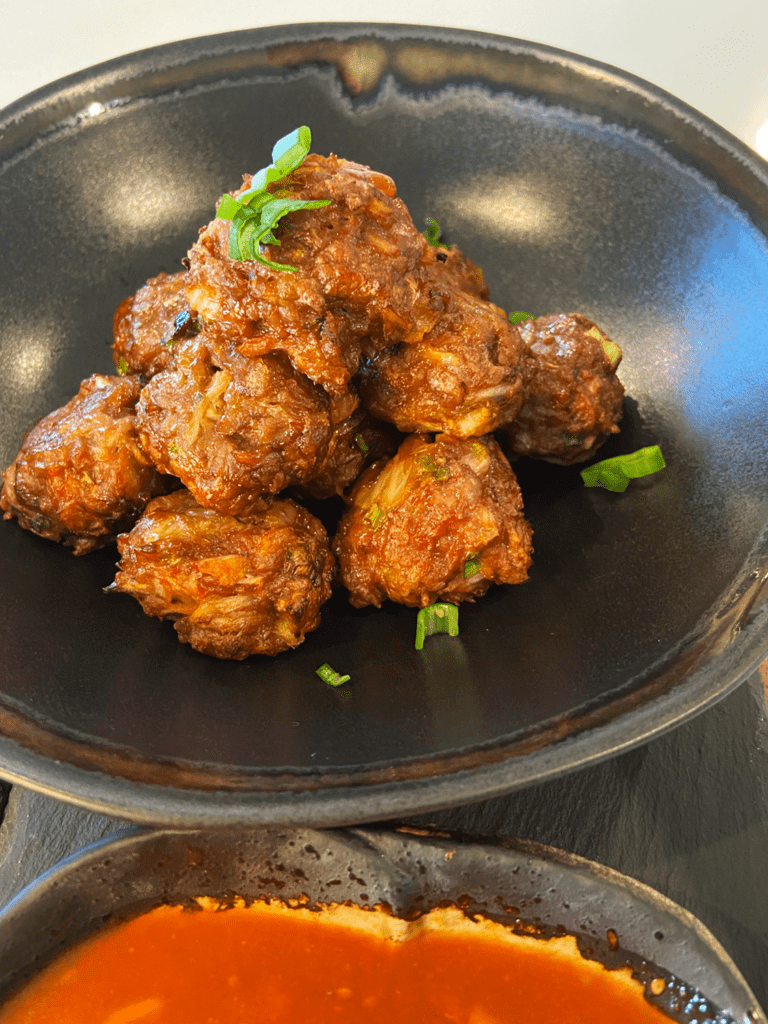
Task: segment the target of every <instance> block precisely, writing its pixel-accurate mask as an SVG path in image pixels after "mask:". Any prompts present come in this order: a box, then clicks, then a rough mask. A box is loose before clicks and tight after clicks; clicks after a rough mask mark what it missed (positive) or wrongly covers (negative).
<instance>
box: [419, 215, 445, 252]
mask: <svg viewBox="0 0 768 1024" xmlns="http://www.w3.org/2000/svg"><path fill="white" fill-rule="evenodd" d="M426 221H427V230H426V231H425V232H423V234H424V237H425V238H426V240H427V241H428V242H429V244H430V245H434V246H436V247H437V246H442V244H443V242H442V238H443V229H442V228H441V227H440V225H439V224H438V223H437V221H436V220H435V219H434V218H433V217H427V218H426Z"/></svg>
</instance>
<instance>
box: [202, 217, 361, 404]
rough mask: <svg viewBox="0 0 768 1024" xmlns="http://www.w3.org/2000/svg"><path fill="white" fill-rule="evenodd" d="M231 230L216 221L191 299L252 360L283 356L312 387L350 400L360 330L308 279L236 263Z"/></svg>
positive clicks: (205, 236)
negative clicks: (278, 353) (231, 252)
mask: <svg viewBox="0 0 768 1024" xmlns="http://www.w3.org/2000/svg"><path fill="white" fill-rule="evenodd" d="M228 251H229V224H228V222H227V221H224V220H213V221H211V223H210V224H208V226H207V227H206V228H204V229H203V230H202V232H201V234H200V237H199V239H198V241H197V242H196V243H195V245H193V246H192V248H191V249H190V251H189V254H188V257H187V258H188V260H189V271H188V274H187V297H188V301H189V303H190V305H191V306H192V307H193V308H194V309H195V310H197V312H198V314H199V315H200V317H201V318H202V319H203V320H204V321H205V322H206V323H218V324H220V325H221V326H222V328H223V329H224V330H225V332H226V333H227V335H228V336H229V337H230V338H231V339H232V340H233V342H235V343H236V344H237V347H238V348H239V349H240V350H241V351H242V352H243V354H244V355H250V356H262V355H267V354H269V353H271V352H275V351H281V352H284V353H286V354H287V356H288V358H289V359H290V360H291V363H292V364H293V365H294V366H295V367H296V369H297V370H299V371H300V372H301V373H303V374H305V375H306V376H307V377H309V379H310V380H312V381H314V382H315V383H316V384H319V385H320V386H321V387H323V388H324V389H325V390H326V391H328V392H329V393H330V394H332V395H345V394H346V392H347V385H348V383H349V379H350V377H351V376H352V375H353V374H354V372H355V371H356V369H357V364H358V362H359V359H360V337H361V335H362V333H363V330H362V328H361V327H360V325H358V324H356V323H354V322H353V321H352V320H351V319H350V318H349V317H348V316H346V315H344V313H343V312H341V311H334V310H331V309H329V307H328V304H327V302H326V300H325V297H324V295H323V293H322V289H321V287H320V285H319V283H318V282H317V281H315V280H314V279H313V278H312V277H311V276H310V275H309V274H306V273H304V272H303V271H301V270H300V271H298V272H297V273H291V272H290V271H280V270H273V269H271V268H269V267H266V266H264V265H263V264H261V263H258V262H257V261H256V260H246V261H240V260H232V259H230V258H229V255H228Z"/></svg>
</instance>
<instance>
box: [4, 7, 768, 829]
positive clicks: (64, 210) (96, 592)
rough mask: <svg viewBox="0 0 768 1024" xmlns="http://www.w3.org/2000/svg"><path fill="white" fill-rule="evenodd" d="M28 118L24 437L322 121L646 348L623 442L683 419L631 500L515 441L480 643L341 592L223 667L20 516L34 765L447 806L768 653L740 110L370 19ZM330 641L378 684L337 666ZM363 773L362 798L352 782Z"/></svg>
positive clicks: (572, 304)
mask: <svg viewBox="0 0 768 1024" xmlns="http://www.w3.org/2000/svg"><path fill="white" fill-rule="evenodd" d="M94 104H95V106H94ZM7 123H8V125H9V131H8V133H7V135H6V141H5V142H4V143H2V147H3V148H0V161H2V162H1V163H0V210H1V211H2V213H1V214H0V217H2V234H3V247H2V252H0V304H2V307H3V309H4V310H5V311H6V312H5V316H4V321H3V329H2V332H1V333H0V371H1V372H2V375H3V380H4V382H5V397H4V402H3V405H2V409H0V456H1V457H2V460H3V465H7V464H8V463H9V462H10V461H11V460H12V459H13V457H14V455H15V453H16V451H17V448H18V445H19V443H20V440H21V437H22V435H23V433H24V431H25V430H26V429H27V428H28V427H29V426H30V425H31V424H32V423H33V422H34V420H35V419H36V418H38V417H39V416H41V415H43V414H45V413H47V412H48V411H50V410H51V409H53V408H56V407H58V406H59V405H61V404H63V403H64V402H66V401H67V400H68V399H69V398H70V397H71V396H72V395H73V394H74V393H75V391H76V390H77V388H78V385H79V382H80V380H81V379H82V378H84V377H86V376H88V375H90V374H91V373H92V372H95V371H101V372H109V371H110V369H111V368H112V363H111V356H110V344H111V323H112V316H113V313H114V310H115V308H116V307H117V305H118V304H119V302H120V301H121V300H122V299H123V298H124V297H125V296H126V295H128V294H130V293H132V292H133V291H135V290H136V289H137V288H138V287H139V286H140V285H141V284H142V283H143V282H144V281H145V280H146V279H147V278H148V277H150V276H153V275H155V274H157V273H158V272H160V271H161V270H165V271H168V272H173V271H175V270H177V269H179V268H180V260H181V258H182V257H183V256H184V254H185V252H186V249H187V247H188V246H189V245H190V244H191V242H192V241H193V240H194V238H195V237H196V232H197V229H198V228H199V227H200V226H201V225H202V224H204V223H205V222H206V221H207V220H208V219H210V218H211V216H212V215H213V212H214V206H215V202H216V201H217V199H218V197H219V196H220V194H221V193H222V192H223V191H224V190H227V189H231V188H232V187H234V186H236V185H237V184H238V182H239V180H240V175H241V174H242V173H243V172H244V171H247V170H254V169H255V168H258V167H261V166H263V165H264V164H266V163H267V162H268V161H269V158H270V150H271V146H272V144H273V142H274V141H275V140H276V139H277V138H278V137H280V136H281V135H283V134H285V132H286V131H288V130H290V129H292V128H293V127H295V126H297V125H299V124H308V125H309V126H310V127H311V128H312V131H313V136H314V138H313V145H314V148H315V149H317V150H318V151H320V152H329V151H333V152H336V153H338V154H340V155H343V156H346V157H348V158H351V159H354V160H357V161H359V162H362V163H366V164H370V165H371V166H373V167H375V168H376V169H379V170H381V171H384V172H386V173H388V174H390V175H392V177H393V178H394V179H395V181H396V182H397V183H398V188H399V194H400V195H401V196H402V198H403V199H404V200H405V202H406V203H407V204H408V206H409V208H410V210H411V213H412V215H413V218H414V221H415V222H416V224H417V225H422V224H423V223H424V221H425V218H426V217H427V216H428V215H429V216H432V217H435V218H436V219H437V220H438V221H439V222H440V224H441V225H442V227H443V230H444V234H445V236H446V238H447V239H448V240H449V241H450V242H455V243H457V244H458V245H459V246H460V247H461V248H462V249H463V250H464V251H466V252H467V254H468V255H469V256H470V257H471V258H472V259H473V260H475V261H476V262H477V263H478V264H479V265H480V266H481V267H483V268H484V270H485V272H486V277H487V280H488V282H489V284H490V287H491V294H492V298H493V299H494V300H495V301H496V302H497V303H498V304H499V305H501V306H502V307H504V308H507V309H526V310H528V311H530V312H532V313H534V314H543V313H549V312H555V311H572V310H577V311H580V312H584V313H586V314H587V315H588V316H590V317H592V318H593V319H595V320H596V321H597V322H598V323H599V324H600V325H601V326H602V327H603V328H604V329H605V330H606V331H607V332H608V333H609V335H610V336H611V337H613V338H614V339H615V340H616V341H618V342H619V343H620V345H621V346H622V348H623V350H624V362H623V365H622V369H621V377H622V380H623V382H624V383H625V386H626V389H627V399H626V402H625V408H624V417H623V422H622V431H621V433H620V434H619V435H617V436H616V437H615V438H614V439H612V440H611V441H610V442H609V443H608V444H607V445H606V446H605V448H604V449H603V454H604V455H605V456H611V455H615V454H618V453H620V452H628V451H632V450H634V449H636V448H638V447H640V446H643V445H647V444H659V445H660V446H661V448H662V450H663V452H664V455H665V458H666V461H667V469H666V470H665V471H664V472H663V473H662V474H659V475H657V476H656V477H654V478H652V479H651V480H650V481H648V482H647V483H645V482H642V481H641V482H638V483H636V484H634V485H633V486H632V487H631V488H630V490H628V491H627V492H626V493H625V494H623V495H615V494H609V493H607V492H602V491H598V490H596V489H586V488H584V487H583V486H582V483H581V479H580V477H579V473H578V469H577V468H575V469H574V468H570V469H563V468H560V467H554V466H549V465H545V464H536V463H533V462H530V461H527V460H521V461H520V462H519V463H517V464H516V469H517V471H518V476H519V480H520V484H521V487H522V491H523V496H524V499H525V504H526V513H527V515H528V517H529V519H530V521H531V523H532V525H533V529H534V545H535V555H534V566H533V569H532V571H531V574H530V580H529V581H528V582H527V583H525V584H524V585H523V586H519V587H499V588H496V589H494V590H493V591H492V592H491V593H489V594H488V595H487V596H486V597H484V598H483V599H482V600H480V601H478V602H477V603H476V604H475V605H465V606H463V607H462V608H461V612H460V623H461V634H460V637H459V638H457V639H455V640H449V639H448V638H445V637H438V638H434V639H432V640H431V641H429V642H428V643H427V645H425V647H424V650H423V651H421V652H417V651H416V650H415V649H414V631H415V613H414V612H413V611H412V610H409V609H405V608H402V607H396V606H393V605H389V606H385V607H384V608H382V609H381V610H374V609H365V610H362V611H358V610H355V609H353V608H351V606H349V605H348V603H347V601H346V599H345V597H344V595H343V594H341V593H339V594H337V595H335V596H334V598H333V599H332V600H331V602H330V603H329V605H328V606H327V609H326V612H325V615H324V618H323V624H322V626H321V627H320V629H318V630H317V631H316V632H315V633H313V634H311V635H310V636H309V637H308V638H307V640H306V642H305V643H304V644H303V645H302V647H301V648H299V649H297V650H296V651H295V652H291V653H289V654H286V655H281V656H279V657H277V658H274V659H266V658H251V659H249V660H247V661H246V662H243V663H226V662H216V661H214V660H212V659H209V658H206V657H204V656H201V655H198V654H196V653H194V652H193V651H191V650H190V649H188V648H186V647H184V646H182V645H180V644H178V642H177V641H176V638H175V634H174V633H173V630H172V628H171V626H170V625H169V624H167V623H160V622H159V621H157V620H152V619H149V618H147V617H145V616H144V615H143V614H142V612H141V611H140V609H139V607H138V605H136V604H135V603H134V602H133V601H132V600H130V599H129V598H127V597H123V596H105V595H104V594H103V593H102V588H103V587H104V586H106V585H107V584H109V583H110V582H111V580H112V578H113V575H114V563H115V560H116V553H115V551H114V550H113V549H108V550H102V551H99V552H96V553H94V554H91V555H89V556H87V557H84V558H80V559H75V558H73V557H72V555H71V554H70V553H69V551H68V550H65V549H63V548H61V547H57V546H55V545H52V544H50V543H49V542H45V541H41V540H39V539H38V538H36V537H34V536H31V535H30V534H27V533H24V532H23V531H21V530H20V529H18V527H17V526H16V525H15V524H12V523H7V524H4V525H3V528H2V530H0V573H2V576H3V579H5V580H6V581H13V582H12V585H11V588H10V597H9V599H8V600H7V601H6V602H5V605H4V612H3V616H2V619H0V645H2V649H3V651H4V655H5V656H4V659H3V665H2V667H0V728H1V729H2V732H3V734H4V736H5V737H6V739H5V740H3V741H2V744H1V747H2V749H1V750H0V755H1V756H2V759H3V769H4V774H6V776H7V777H11V778H20V779H22V780H24V781H26V782H29V783H31V784H33V785H37V786H44V787H46V788H49V789H52V790H54V791H57V792H59V793H61V794H62V795H65V796H73V795H74V796H75V797H76V798H77V799H78V800H79V801H81V802H90V803H93V801H94V800H95V801H98V804H99V806H101V807H105V806H106V807H107V808H112V809H117V810H119V811H120V813H121V814H123V815H125V816H129V817H135V818H140V819H146V820H155V821H157V820H169V819H168V817H167V814H168V801H167V794H168V792H169V791H170V790H179V789H183V790H185V796H184V800H185V801H186V802H187V807H188V809H186V810H183V811H179V814H181V815H182V816H183V817H185V818H186V819H187V820H192V821H196V820H199V819H200V816H201V814H202V811H201V805H200V804H198V805H197V806H195V799H196V798H195V797H194V796H193V795H191V794H200V801H203V802H207V805H208V810H207V811H206V813H209V814H214V816H215V813H216V812H215V810H213V809H212V805H213V804H214V803H215V801H216V796H215V793H216V791H217V790H222V789H223V790H227V791H229V792H230V793H231V794H233V796H232V800H233V801H234V802H233V803H231V804H230V805H229V806H230V807H237V813H238V815H239V816H240V817H242V815H243V814H245V815H246V816H250V817H253V816H254V815H256V816H263V817H265V818H266V819H269V818H270V817H271V816H272V815H273V814H275V813H278V812H274V811H271V810H269V809H268V808H266V807H265V806H264V800H266V799H268V797H264V798H262V797H261V796H260V795H259V794H273V795H274V793H275V792H281V793H282V792H294V791H298V790H302V791H303V790H306V789H307V788H310V789H311V790H312V791H313V801H314V802H313V803H312V805H311V806H312V807H315V808H317V810H315V811H313V810H312V809H311V807H310V806H309V805H307V806H305V807H303V808H302V810H301V811H297V812H296V813H297V814H298V816H299V818H300V819H301V820H304V821H310V822H312V821H316V822H317V821H320V820H322V821H327V820H329V819H330V820H334V816H335V815H336V817H335V820H337V821H349V820H364V819H365V818H372V817H381V816H384V814H386V813H389V812H390V811H391V807H390V805H389V804H388V803H387V802H386V800H384V802H382V800H381V799H379V798H378V797H377V796H376V795H375V794H376V792H377V787H380V786H385V785H386V786H388V785H390V783H392V782H393V781H394V782H403V783H408V784H412V790H411V793H412V796H411V797H410V798H409V801H410V802H409V808H408V809H411V810H416V809H419V808H420V807H422V806H426V805H427V804H430V805H432V806H434V805H436V804H437V803H440V802H445V801H446V799H448V800H450V797H446V796H439V797H438V796H437V795H436V794H435V793H434V792H433V793H432V794H431V795H428V794H427V793H426V791H424V792H422V788H423V786H426V785H427V784H428V782H429V780H431V779H435V778H441V777H443V776H445V775H446V773H452V772H454V771H456V770H458V769H462V770H465V771H476V772H479V775H478V776H477V777H478V778H479V777H480V776H482V774H483V772H485V771H486V770H487V771H493V772H495V771H497V766H498V765H499V764H503V765H504V773H503V778H501V777H498V778H496V777H494V781H493V782H492V783H490V782H489V781H488V779H486V780H485V784H484V785H485V791H486V792H487V791H488V789H489V787H490V788H496V789H499V788H510V787H512V786H515V785H518V784H521V783H522V782H523V781H525V780H527V779H530V778H531V777H537V776H543V775H546V774H547V773H551V772H552V771H555V770H557V771H561V770H564V769H565V768H569V767H573V766H575V765H576V764H580V763H584V762H585V761H588V760H590V759H595V758H596V757H600V756H604V755H605V753H606V752H607V751H609V750H612V749H618V748H620V747H621V746H622V745H627V744H628V743H631V742H637V741H638V740H640V739H643V738H646V737H647V736H649V735H651V734H652V733H653V732H655V731H658V730H660V729H662V728H665V727H667V726H669V725H671V724H673V723H674V722H676V721H679V720H681V719H682V718H683V717H685V716H686V715H689V714H691V713H692V712H693V711H694V710H697V709H698V708H700V707H703V706H705V705H706V704H707V703H708V702H710V701H712V700H714V699H715V698H716V697H717V696H719V695H721V694H722V693H724V692H725V691H726V690H727V689H728V688H729V687H730V686H732V685H734V684H735V683H736V682H737V681H738V680H739V679H740V678H742V677H743V675H744V674H745V673H746V671H748V670H750V669H751V668H753V667H754V665H755V664H757V662H758V661H759V660H760V657H761V656H762V655H763V654H764V653H765V651H766V648H768V631H766V630H765V628H764V625H765V615H764V614H762V615H761V614H758V613H760V612H761V611H764V604H763V596H764V595H763V584H764V582H765V575H766V562H768V541H767V539H766V523H768V478H766V475H765V473H764V472H763V468H764V466H765V464H766V462H768V433H766V431H765V429H764V422H763V421H764V399H765V395H766V394H768V359H766V357H765V340H764V334H765V327H764V325H765V323H766V322H768V243H767V242H766V219H768V187H766V178H765V168H764V165H762V164H761V162H760V161H759V160H758V159H757V158H751V157H749V156H748V155H747V153H746V150H745V149H742V150H739V148H738V145H739V144H737V143H736V142H735V140H732V139H730V137H728V136H727V135H726V134H725V133H724V132H720V131H719V130H718V129H716V128H715V126H713V125H711V124H709V123H708V122H706V120H705V119H703V118H700V117H698V116H697V115H695V114H694V113H693V112H691V111H688V110H686V109H685V108H683V107H682V105H680V104H676V103H675V101H673V100H671V99H670V98H669V97H666V96H664V95H663V94H661V93H659V92H657V91H654V90H653V89H652V88H651V87H648V86H646V85H645V83H640V82H637V81H636V80H634V79H632V78H630V77H629V76H626V75H622V74H621V73H620V72H616V71H614V70H613V69H606V68H602V67H600V66H599V65H595V64H593V63H591V62H588V61H586V60H581V59H577V58H574V57H573V56H571V55H565V54H559V53H557V52H556V51H549V50H546V48H542V47H535V46H532V45H531V44H525V43H519V42H516V41H509V40H503V39H497V38H494V37H480V36H473V35H472V34H471V33H459V32H445V31H442V30H427V29H413V28H400V29H398V28H396V27H389V28H385V27H369V28H365V27H361V26H356V27H355V26H346V27H345V26H325V27H320V26H315V27H311V26H310V27H307V26H304V27H303V30H301V27H296V26H293V27H290V28H289V29H273V30H261V31H259V32H253V33H244V34H237V35H235V36H232V37H229V36H228V37H221V38H217V39H214V40H202V41H201V40H195V41H190V42H188V43H184V44H178V45H175V46H173V47H165V48H161V49H159V50H157V51H150V52H149V53H146V54H138V55H132V56H130V57H127V58H124V59H122V60H120V61H117V62H113V63H112V64H110V65H106V66H105V67H103V68H100V69H95V70H94V71H92V72H87V73H83V75H81V76H76V78H75V79H73V80H71V81H68V82H66V83H62V84H60V85H55V86H52V87H51V88H50V89H49V90H48V91H44V92H43V93H42V94H39V95H36V96H35V97H32V98H30V99H29V100H27V101H22V102H21V104H20V105H18V110H14V111H13V117H10V116H9V118H8V122H7ZM323 662H329V663H330V664H331V665H332V666H333V667H334V668H336V669H337V670H338V671H340V672H344V673H348V674H349V675H350V676H351V677H352V682H351V683H350V685H349V686H348V687H346V688H343V689H342V690H338V691H335V690H332V689H330V688H329V687H327V686H325V685H324V684H323V683H321V682H320V681H319V680H318V678H317V676H316V675H315V669H316V668H317V667H318V666H319V665H320V664H322V663H323ZM566 737H570V742H568V743H563V742H562V741H563V740H564V738H566ZM555 746H556V747H557V751H556V753H555V754H554V755H552V750H553V748H554V747H555ZM547 758H548V759H547ZM537 759H538V760H537ZM110 777H111V778H110ZM424 780H426V782H425V781H424ZM134 784H135V785H134ZM350 787H352V788H353V789H354V794H355V795H354V797H353V801H352V804H351V805H349V806H348V807H347V809H346V810H345V811H344V812H343V814H338V815H337V814H336V812H335V811H334V810H333V808H332V807H331V803H332V802H333V800H334V799H335V797H334V796H333V794H332V793H331V795H330V796H328V797H327V798H326V796H325V795H324V794H325V793H326V791H329V790H330V791H334V790H340V789H349V788H350ZM473 787H474V788H473ZM481 788H482V786H481V787H480V788H478V786H477V785H474V784H473V786H470V790H468V791H467V792H462V794H461V795H462V796H463V797H464V798H467V797H471V796H473V795H475V792H477V793H479V792H480V789H481ZM118 789H120V793H119V794H118ZM155 790H157V791H159V792H160V794H161V795H160V796H156V795H153V794H154V791H155ZM174 799H175V797H174V796H173V794H172V795H171V797H170V801H171V803H173V802H174ZM269 799H271V797H269ZM238 801H239V805H238ZM324 801H325V804H324V807H322V808H321V805H323V802H324ZM161 803H162V804H163V806H162V808H161V807H160V804H161ZM246 804H247V806H246ZM179 806H180V805H179ZM350 808H351V809H350ZM402 809H403V808H398V810H402ZM279 813H280V815H282V817H283V820H285V816H286V814H288V816H290V811H286V808H285V805H284V806H283V808H282V810H281V811H280V812H279Z"/></svg>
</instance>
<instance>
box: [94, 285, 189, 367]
mask: <svg viewBox="0 0 768 1024" xmlns="http://www.w3.org/2000/svg"><path fill="white" fill-rule="evenodd" d="M197 326H198V325H197V320H196V319H195V315H194V313H193V311H192V310H191V309H190V306H189V302H188V301H187V292H186V274H185V273H184V272H183V271H181V272H180V273H178V274H159V275H158V276H157V277H153V278H150V280H149V281H147V283H146V284H145V285H144V286H143V287H142V288H139V290H138V291H137V292H136V294H135V295H131V296H129V297H128V298H127V299H125V300H124V301H123V302H121V303H120V305H119V306H118V307H117V312H116V313H115V318H114V335H115V340H114V345H113V347H112V355H113V358H114V361H115V366H116V367H117V369H118V370H119V371H120V373H137V374H139V375H140V376H141V377H143V378H144V379H145V380H149V378H150V377H154V375H155V374H156V373H159V372H160V371H161V370H165V369H167V368H168V367H169V366H170V365H171V363H172V362H173V347H174V345H175V344H176V343H177V342H179V341H181V340H183V339H184V338H188V337H192V336H193V335H194V334H195V332H196V330H197Z"/></svg>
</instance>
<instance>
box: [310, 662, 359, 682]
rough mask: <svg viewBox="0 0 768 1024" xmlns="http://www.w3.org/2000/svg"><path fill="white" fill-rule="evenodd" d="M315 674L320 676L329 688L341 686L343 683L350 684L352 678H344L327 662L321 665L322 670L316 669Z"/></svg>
mask: <svg viewBox="0 0 768 1024" xmlns="http://www.w3.org/2000/svg"><path fill="white" fill-rule="evenodd" d="M315 672H317V674H318V675H319V676H320V678H321V679H322V680H323V682H324V683H328V685H329V686H341V685H342V684H343V683H346V682H348V681H349V680H350V679H351V678H352V677H351V676H342V675H340V674H339V673H338V672H337V671H336V670H335V669H332V668H331V666H330V665H329V664H328V663H327V662H326V663H325V664H324V665H321V666H320V668H317V669H315Z"/></svg>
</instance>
